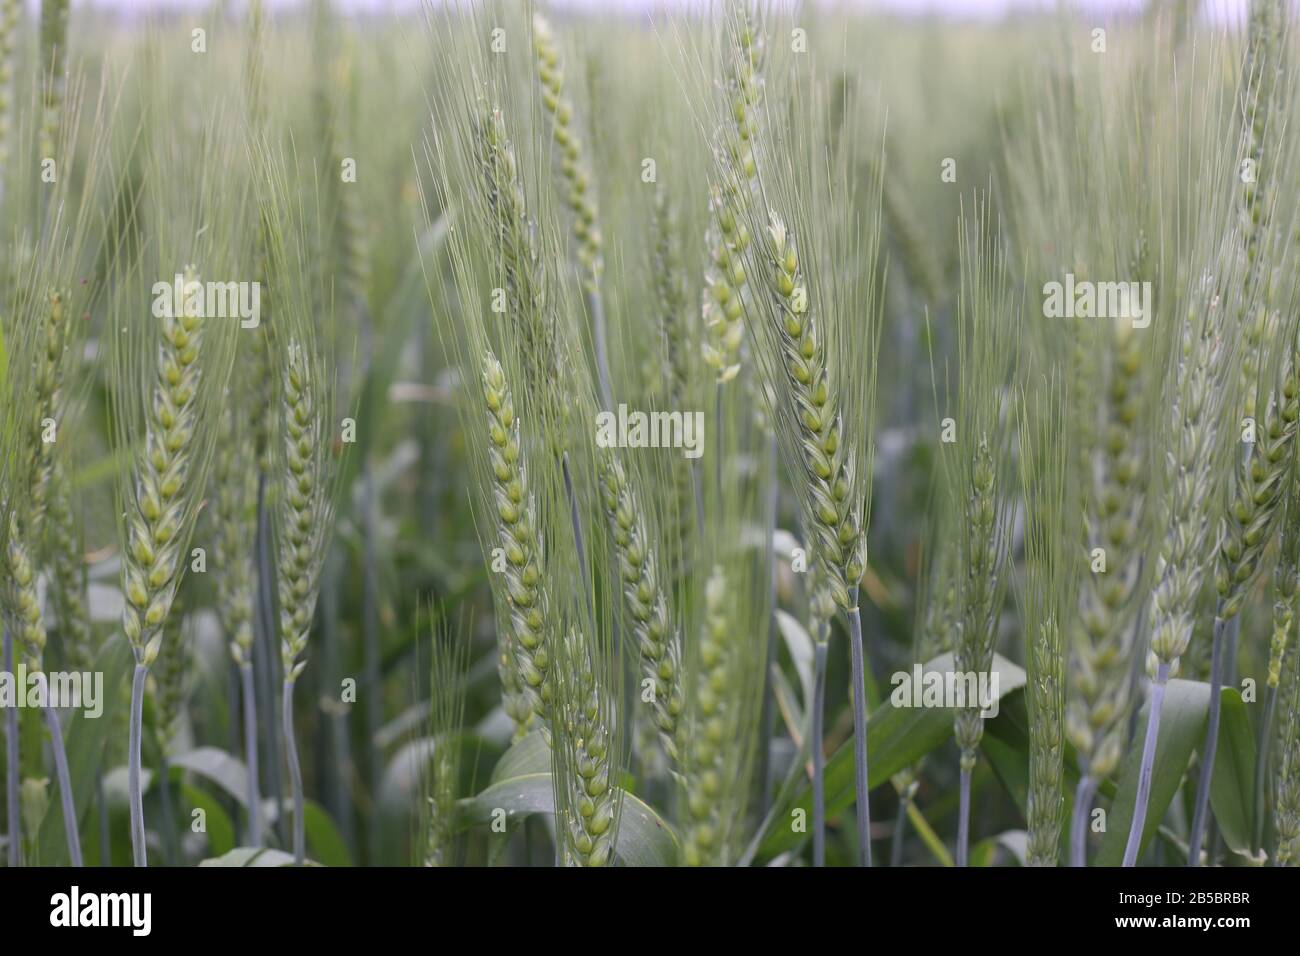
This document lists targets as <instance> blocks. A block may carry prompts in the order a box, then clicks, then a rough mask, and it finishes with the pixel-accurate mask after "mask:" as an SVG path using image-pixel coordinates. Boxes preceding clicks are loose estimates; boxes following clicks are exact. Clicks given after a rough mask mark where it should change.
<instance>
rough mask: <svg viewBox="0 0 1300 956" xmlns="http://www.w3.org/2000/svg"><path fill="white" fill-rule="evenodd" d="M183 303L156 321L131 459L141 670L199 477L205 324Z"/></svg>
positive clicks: (130, 581) (133, 612)
mask: <svg viewBox="0 0 1300 956" xmlns="http://www.w3.org/2000/svg"><path fill="white" fill-rule="evenodd" d="M197 281H198V274H197V273H196V272H195V271H194V269H193V268H187V269H186V270H185V284H186V287H187V288H188V287H189V284H190V283H191V282H197ZM186 299H187V301H186V302H185V304H184V306H183V307H182V308H181V309H180V310H179V314H177V315H174V316H173V315H165V316H164V317H163V319H162V323H161V327H162V331H161V342H160V345H159V349H158V360H157V367H156V381H155V384H154V388H153V390H152V396H151V402H150V408H149V417H148V425H147V428H146V433H145V442H144V451H143V454H142V455H141V456H140V458H139V459H138V460H137V462H136V479H135V488H134V490H133V494H132V499H133V500H132V502H131V504H132V507H131V508H130V510H129V512H128V516H127V525H126V529H127V545H126V554H125V558H126V560H125V561H124V563H123V580H122V593H123V596H124V597H125V598H126V600H125V602H124V604H123V608H122V629H123V631H124V632H125V634H126V637H127V640H128V641H130V643H131V646H132V647H133V648H134V650H135V654H136V661H137V662H138V663H140V664H142V665H144V666H146V667H147V666H149V665H150V664H152V663H153V661H154V659H155V658H156V657H157V656H158V651H159V648H160V646H161V641H162V630H161V629H162V626H163V622H164V621H166V620H167V615H168V613H169V612H170V610H171V605H172V600H173V598H174V597H175V594H176V586H177V584H178V582H179V580H180V575H181V573H182V570H183V568H182V559H183V556H184V549H185V548H186V547H187V545H188V541H189V535H188V530H189V526H190V525H191V524H192V513H191V512H192V508H191V499H192V498H193V497H194V491H193V488H192V485H193V482H194V480H195V478H196V477H198V476H196V475H193V474H192V473H191V472H192V466H193V463H194V459H195V456H196V455H197V454H199V450H198V449H197V448H196V447H195V436H196V427H197V423H198V404H199V397H200V396H199V389H200V378H201V377H202V371H201V365H200V363H199V354H200V350H201V349H202V346H203V338H204V319H203V317H202V316H201V315H200V314H199V312H198V311H197V310H195V309H193V308H192V307H191V305H192V304H191V302H190V301H189V297H188V296H187V297H186ZM169 311H170V310H169Z"/></svg>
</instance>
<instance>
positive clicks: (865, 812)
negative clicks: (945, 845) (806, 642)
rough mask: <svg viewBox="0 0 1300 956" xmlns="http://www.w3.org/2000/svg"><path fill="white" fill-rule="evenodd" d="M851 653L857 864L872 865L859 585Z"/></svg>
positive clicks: (852, 599) (853, 590)
mask: <svg viewBox="0 0 1300 956" xmlns="http://www.w3.org/2000/svg"><path fill="white" fill-rule="evenodd" d="M849 604H850V607H849V609H848V616H849V652H850V655H851V657H852V662H853V691H852V693H853V783H854V792H855V793H856V794H857V814H858V865H859V866H871V805H870V800H869V797H868V794H869V792H870V788H869V787H868V784H867V675H866V660H865V654H864V652H863V648H862V612H861V611H860V610H859V608H858V585H857V584H856V583H854V584H852V585H851V586H850V587H849Z"/></svg>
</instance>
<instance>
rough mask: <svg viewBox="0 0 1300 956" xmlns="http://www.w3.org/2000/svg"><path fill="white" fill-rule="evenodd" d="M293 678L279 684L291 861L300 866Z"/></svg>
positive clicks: (302, 841)
mask: <svg viewBox="0 0 1300 956" xmlns="http://www.w3.org/2000/svg"><path fill="white" fill-rule="evenodd" d="M293 687H294V680H293V679H292V678H291V677H287V676H286V677H285V679H284V683H283V684H282V685H281V708H282V709H281V715H280V719H281V720H282V722H283V723H284V759H285V763H286V764H287V765H288V767H289V792H290V793H291V795H292V797H293V862H294V864H295V865H297V866H302V865H303V864H304V863H305V862H306V860H307V835H306V834H307V830H306V822H305V821H304V820H303V794H302V766H301V764H299V762H298V744H297V742H296V740H295V738H294V730H293Z"/></svg>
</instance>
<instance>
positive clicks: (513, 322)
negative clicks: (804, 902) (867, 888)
mask: <svg viewBox="0 0 1300 956" xmlns="http://www.w3.org/2000/svg"><path fill="white" fill-rule="evenodd" d="M1238 13H1239V15H1238ZM1295 17H1296V11H1295V10H1294V9H1293V8H1292V5H1291V4H1290V3H1289V2H1288V0H1249V2H1248V3H1246V4H1244V5H1243V7H1242V8H1241V10H1240V11H1235V8H1234V10H1232V11H1225V10H1224V9H1222V8H1220V7H1219V6H1216V5H1214V4H1213V3H1211V2H1209V0H1207V2H1206V3H1204V4H1200V3H1197V2H1194V0H1150V2H1148V3H1147V4H1145V5H1140V6H1137V7H1128V8H1125V9H1123V10H1121V11H1118V12H1110V13H1105V12H1099V11H1098V10H1096V9H1094V8H1091V7H1089V8H1084V9H1079V10H1075V9H1072V8H1070V6H1069V5H1060V6H1059V7H1055V8H1053V9H1052V10H1051V11H1050V12H1047V11H1037V10H1035V11H1027V12H1019V13H1016V14H1014V15H1009V16H1005V17H1002V18H999V19H994V18H985V19H978V18H976V19H967V18H963V17H943V16H940V15H937V14H915V15H913V14H907V13H902V12H890V11H887V10H882V9H875V8H869V9H859V8H857V7H855V6H854V5H852V4H819V3H811V2H809V3H795V2H789V3H786V2H773V3H767V2H753V3H751V2H747V0H725V2H723V0H717V2H712V3H710V2H699V3H684V4H663V3H646V4H644V5H641V6H636V5H633V8H632V9H631V10H630V11H629V10H620V11H613V10H610V11H606V12H599V11H598V10H593V9H591V8H589V7H583V8H582V9H576V8H574V7H572V6H571V5H567V4H563V3H557V4H555V5H554V6H552V5H549V4H546V3H542V2H540V0H538V2H532V0H481V2H472V0H447V2H439V0H426V2H424V3H423V4H416V5H411V6H408V7H405V8H402V9H386V10H383V11H378V10H367V11H355V10H346V11H345V10H340V9H335V8H333V7H332V6H331V4H330V3H329V2H327V0H310V2H307V3H304V4H291V5H280V4H276V5H267V4H264V3H263V0H248V2H247V3H242V4H231V3H218V4H212V5H195V6H191V7H186V8H169V7H160V8H152V7H151V8H148V9H147V10H134V9H126V8H123V9H116V8H98V7H83V6H76V7H73V8H71V9H70V8H69V2H68V0H42V2H41V3H39V4H32V5H24V4H23V3H21V2H19V0H0V319H2V323H0V398H2V399H3V404H2V405H0V480H2V484H0V559H2V560H0V610H2V611H3V624H4V647H3V651H4V662H3V667H2V669H0V705H3V706H2V707H0V710H2V711H3V717H4V738H5V749H4V754H3V759H2V761H0V762H2V763H3V767H4V773H5V797H4V805H5V810H4V813H3V821H4V822H3V825H0V830H3V834H4V836H3V844H4V858H5V860H6V863H7V865H8V866H11V867H12V866H63V865H74V866H82V865H86V866H110V865H112V866H129V865H132V864H134V865H136V866H144V865H149V866H194V865H217V866H248V865H258V866H279V865H303V864H316V865H324V866H376V865H387V866H428V867H441V866H446V867H459V866H474V867H484V866H493V867H499V866H541V867H549V866H570V865H572V866H604V865H616V866H679V865H684V866H794V867H798V866H817V867H820V866H874V867H911V866H945V867H948V866H957V867H1015V866H1100V867H1105V866H1109V867H1119V866H1138V865H1140V866H1165V867H1167V866H1233V867H1242V866H1286V865H1289V864H1291V863H1293V862H1294V861H1295V857H1296V854H1297V851H1300V654H1297V653H1296V641H1295V634H1294V632H1295V630H1296V617H1297V615H1296V610H1297V608H1296V602H1297V596H1298V594H1300V470H1298V469H1297V455H1296V448H1295V446H1296V431H1297V421H1298V418H1300V270H1298V268H1297V264H1298V263H1300V259H1298V258H1297V253H1298V252H1300V248H1298V246H1297V243H1298V242H1300V204H1298V203H1297V189H1296V187H1297V185H1300V153H1298V152H1297V148H1296V141H1297V137H1296V135H1295V131H1294V129H1293V127H1294V125H1295V123H1296V122H1297V121H1298V120H1300V113H1298V112H1297V110H1298V108H1300V101H1298V100H1297V98H1296V96H1295V93H1296V75H1297V74H1296V72H1295V64H1296V63H1297V62H1300V58H1298V57H1297V54H1300V50H1298V49H1297V44H1296V36H1295V34H1294V33H1293V27H1294V25H1295Z"/></svg>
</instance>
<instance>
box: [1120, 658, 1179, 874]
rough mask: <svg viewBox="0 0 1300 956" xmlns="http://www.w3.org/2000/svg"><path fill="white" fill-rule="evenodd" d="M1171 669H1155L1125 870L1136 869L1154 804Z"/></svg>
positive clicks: (1163, 666)
mask: <svg viewBox="0 0 1300 956" xmlns="http://www.w3.org/2000/svg"><path fill="white" fill-rule="evenodd" d="M1169 669H1170V665H1169V663H1167V662H1166V661H1161V662H1160V663H1159V665H1157V668H1156V679H1155V682H1154V683H1153V684H1152V685H1151V697H1150V698H1149V699H1148V701H1147V730H1146V736H1145V737H1144V738H1143V741H1142V762H1141V763H1140V764H1139V765H1138V786H1137V795H1136V796H1135V797H1134V798H1133V819H1132V821H1131V822H1130V823H1129V831H1128V842H1127V843H1126V844H1125V845H1124V864H1123V865H1124V866H1136V865H1137V857H1138V851H1139V850H1141V848H1142V832H1143V830H1144V829H1145V828H1146V819H1147V806H1148V804H1150V802H1151V771H1152V769H1153V768H1154V766H1155V760H1156V742H1157V740H1159V738H1160V710H1161V708H1162V707H1163V706H1164V702H1165V686H1166V685H1167V683H1168V681H1169Z"/></svg>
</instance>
